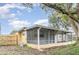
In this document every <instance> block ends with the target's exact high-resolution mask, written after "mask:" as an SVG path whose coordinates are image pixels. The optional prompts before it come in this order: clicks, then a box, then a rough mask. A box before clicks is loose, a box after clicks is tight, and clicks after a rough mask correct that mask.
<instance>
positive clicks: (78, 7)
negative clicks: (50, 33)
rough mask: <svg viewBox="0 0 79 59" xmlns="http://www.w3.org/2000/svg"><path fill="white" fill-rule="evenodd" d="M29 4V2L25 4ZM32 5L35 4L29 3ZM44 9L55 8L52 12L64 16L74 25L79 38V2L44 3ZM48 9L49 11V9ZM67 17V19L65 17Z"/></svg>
mask: <svg viewBox="0 0 79 59" xmlns="http://www.w3.org/2000/svg"><path fill="white" fill-rule="evenodd" d="M24 5H27V4H24ZM29 5H30V6H32V5H33V4H29ZM40 5H42V9H48V10H51V11H52V10H53V11H52V13H53V12H54V11H55V12H54V14H56V13H58V14H57V16H58V15H59V17H61V18H64V19H63V20H62V19H61V20H62V21H64V20H66V21H67V22H69V24H70V25H71V26H72V28H73V30H74V32H75V33H76V35H77V37H78V39H79V4H76V3H75V4H74V3H66V4H65V3H62V4H60V3H42V4H40ZM48 10H47V11H48ZM60 15H61V16H60ZM65 18H67V19H65Z"/></svg>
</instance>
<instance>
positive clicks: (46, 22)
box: [34, 19, 49, 26]
mask: <svg viewBox="0 0 79 59" xmlns="http://www.w3.org/2000/svg"><path fill="white" fill-rule="evenodd" d="M34 24H37V25H44V26H48V24H49V23H48V19H39V20H37V21H36V22H35V23H34Z"/></svg>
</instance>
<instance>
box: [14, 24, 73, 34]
mask: <svg viewBox="0 0 79 59" xmlns="http://www.w3.org/2000/svg"><path fill="white" fill-rule="evenodd" d="M34 28H44V29H48V30H53V31H57V32H60V33H62V32H63V33H72V32H70V31H67V30H60V29H55V28H53V27H51V26H42V25H34V26H31V27H23V28H21V29H19V30H17V31H14V33H15V32H22V31H26V30H31V29H34Z"/></svg>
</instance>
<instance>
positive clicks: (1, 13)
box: [0, 3, 48, 34]
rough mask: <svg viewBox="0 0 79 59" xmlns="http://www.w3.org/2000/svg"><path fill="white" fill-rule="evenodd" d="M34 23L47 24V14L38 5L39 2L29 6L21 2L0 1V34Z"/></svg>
mask: <svg viewBox="0 0 79 59" xmlns="http://www.w3.org/2000/svg"><path fill="white" fill-rule="evenodd" d="M35 24H42V25H47V24H48V14H47V13H46V12H45V11H44V10H42V9H41V8H40V7H39V4H34V5H33V8H29V7H25V6H23V5H22V4H14V3H13V4H11V3H10V4H9V3H7V4H5V3H0V25H1V34H9V33H10V32H11V31H12V30H18V29H20V28H22V27H30V26H32V25H35Z"/></svg>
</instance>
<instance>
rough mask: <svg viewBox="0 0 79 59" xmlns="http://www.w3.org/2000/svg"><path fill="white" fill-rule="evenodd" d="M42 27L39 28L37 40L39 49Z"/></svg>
mask: <svg viewBox="0 0 79 59" xmlns="http://www.w3.org/2000/svg"><path fill="white" fill-rule="evenodd" d="M40 29H41V28H39V29H37V41H38V49H40Z"/></svg>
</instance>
